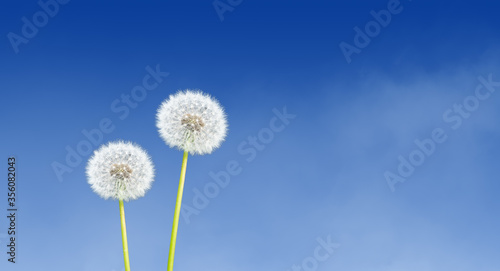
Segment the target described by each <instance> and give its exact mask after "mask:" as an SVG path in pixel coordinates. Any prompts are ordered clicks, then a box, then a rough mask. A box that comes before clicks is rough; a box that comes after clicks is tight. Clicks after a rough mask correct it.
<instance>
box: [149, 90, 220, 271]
mask: <svg viewBox="0 0 500 271" xmlns="http://www.w3.org/2000/svg"><path fill="white" fill-rule="evenodd" d="M156 126H157V127H158V130H159V132H160V136H161V137H162V138H163V140H165V142H166V143H167V145H169V146H170V147H171V148H173V147H176V148H178V149H179V150H182V151H184V156H183V159H182V167H181V177H180V180H179V189H178V191H177V200H176V203H175V212H174V223H173V226H172V236H171V238H170V251H169V254H168V266H167V270H168V271H172V270H173V268H174V255H175V243H176V241H177V229H178V227H179V216H180V212H181V203H182V193H183V190H184V180H185V177H186V166H187V159H188V154H189V153H191V154H200V155H203V154H208V153H211V152H212V151H213V150H215V149H216V148H218V147H219V146H220V144H221V143H222V141H224V138H225V137H226V133H227V121H226V114H225V113H224V110H223V109H222V107H221V106H220V105H219V103H218V102H217V100H215V99H213V98H212V97H210V96H209V95H207V94H205V93H203V92H201V91H199V90H185V91H180V92H178V93H176V94H175V95H170V97H169V98H168V99H167V100H165V101H164V102H163V103H162V104H161V106H160V108H158V113H157V115H156Z"/></svg>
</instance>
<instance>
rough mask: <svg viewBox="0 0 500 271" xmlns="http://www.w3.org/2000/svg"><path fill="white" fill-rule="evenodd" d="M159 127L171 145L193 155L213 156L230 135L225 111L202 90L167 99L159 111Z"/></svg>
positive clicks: (161, 134) (165, 139)
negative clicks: (211, 154) (227, 135)
mask: <svg viewBox="0 0 500 271" xmlns="http://www.w3.org/2000/svg"><path fill="white" fill-rule="evenodd" d="M156 126H157V127H158V130H159V132H160V136H161V137H162V138H163V140H164V141H165V142H166V143H167V145H169V146H170V147H172V148H173V147H176V148H179V149H180V150H183V151H188V152H189V153H191V154H208V153H211V152H212V151H213V150H215V149H216V148H218V147H219V146H220V144H221V143H222V142H223V141H224V138H225V137H226V133H227V121H226V115H225V113H224V110H223V109H222V107H221V106H220V105H219V103H218V102H217V100H215V99H213V98H212V97H210V96H209V95H208V94H205V93H203V92H201V91H199V90H194V91H193V90H186V91H180V92H178V93H177V94H175V95H171V96H170V97H169V98H168V99H167V100H165V101H164V102H163V103H162V104H161V106H160V108H159V109H158V113H157V115H156Z"/></svg>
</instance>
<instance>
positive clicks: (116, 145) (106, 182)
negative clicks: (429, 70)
mask: <svg viewBox="0 0 500 271" xmlns="http://www.w3.org/2000/svg"><path fill="white" fill-rule="evenodd" d="M87 177H88V183H89V184H90V186H91V188H92V190H93V191H94V192H95V193H97V194H98V195H99V196H101V197H102V198H104V199H113V200H118V201H119V205H120V221H121V230H122V242H123V257H124V260H125V270H126V271H130V261H129V256H128V243H127V229H126V225H125V210H124V207H123V201H129V200H134V199H138V198H140V197H143V196H144V195H145V194H146V192H147V191H148V190H149V188H150V187H151V184H152V182H153V180H154V167H153V163H152V162H151V159H150V158H149V156H148V154H147V153H146V152H145V151H144V150H143V149H142V148H141V147H139V146H137V145H135V144H133V143H130V142H122V141H117V142H111V143H109V144H108V145H104V146H101V147H100V148H99V149H98V150H97V151H95V152H94V155H93V156H92V157H91V158H90V159H89V162H88V164H87Z"/></svg>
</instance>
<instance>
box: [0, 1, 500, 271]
mask: <svg viewBox="0 0 500 271" xmlns="http://www.w3.org/2000/svg"><path fill="white" fill-rule="evenodd" d="M41 2H42V3H47V2H50V1H47V0H45V1H44V0H42V1H41ZM101 2H102V1H77V0H71V1H67V3H65V2H64V1H62V0H61V1H60V2H58V3H57V9H56V8H55V6H54V5H52V6H49V8H48V10H49V12H52V15H53V16H51V15H44V14H46V13H43V12H44V11H43V10H44V9H43V8H42V6H41V5H40V4H39V3H37V1H24V0H23V1H8V2H7V1H4V2H3V3H2V8H1V9H0V15H1V16H0V18H1V19H0V20H1V22H2V23H1V24H0V29H1V33H3V39H2V42H0V48H1V49H0V52H1V57H2V62H1V64H0V69H1V70H0V89H1V91H2V96H3V105H2V107H1V108H0V112H1V114H0V116H1V122H2V125H3V127H4V128H3V133H2V134H1V135H0V136H1V141H0V142H1V144H2V145H1V146H2V147H1V152H2V157H3V158H2V159H3V160H2V161H5V162H4V165H3V167H4V172H6V170H7V157H9V156H11V155H14V156H15V157H16V159H17V172H18V175H17V176H18V178H17V185H18V198H17V200H18V208H19V211H18V214H17V215H18V220H17V223H18V224H17V227H18V236H17V240H18V241H17V258H16V260H17V263H16V264H11V263H9V262H7V255H6V254H5V251H6V250H7V247H6V245H7V244H6V239H5V234H6V233H7V227H8V226H7V221H6V216H7V211H6V209H7V204H6V202H7V199H6V193H7V183H6V182H2V183H4V184H3V185H2V186H1V187H0V191H1V195H2V196H1V197H0V202H3V203H2V204H0V208H1V209H2V210H3V211H2V216H1V219H0V252H1V253H0V255H2V256H0V269H1V270H9V271H11V270H12V271H18V270H23V271H24V270H35V269H36V270H53V271H58V270H64V271H66V270H77V271H90V270H92V271H95V270H103V271H121V270H122V269H123V256H122V250H121V235H120V225H119V212H118V202H115V201H105V200H103V199H100V198H99V197H98V196H97V195H96V194H94V193H93V192H92V190H91V189H90V187H89V185H88V184H87V182H86V176H85V164H86V161H87V159H88V155H87V154H85V155H79V156H80V160H81V161H80V160H79V159H75V160H72V161H73V163H72V164H71V165H69V164H68V161H67V159H66V156H67V155H68V149H71V150H77V149H78V148H81V150H83V151H84V152H86V151H88V152H91V151H92V150H93V149H95V148H96V147H97V146H96V145H100V144H102V143H105V142H108V141H112V140H117V139H124V140H130V141H133V142H136V143H138V144H140V145H141V146H143V147H144V148H145V149H146V150H147V151H148V152H149V154H150V155H151V157H152V160H153V162H154V163H155V166H156V178H155V182H154V184H153V187H152V189H151V190H150V191H149V192H148V193H147V194H146V196H145V197H144V198H141V199H139V200H136V201H133V202H129V203H126V204H125V212H126V218H127V229H128V238H129V248H130V258H131V267H132V270H166V263H167V255H168V245H169V241H170V230H171V223H172V218H173V210H174V205H175V196H176V193H177V184H178V177H179V170H180V165H181V160H182V153H181V152H179V151H177V150H174V149H169V148H168V147H167V146H166V145H165V144H164V143H163V141H162V140H161V139H160V137H159V135H158V133H157V131H156V127H155V112H156V109H157V108H158V106H159V105H160V103H161V102H162V101H163V100H164V99H165V98H167V97H168V96H169V95H170V94H173V93H175V92H176V91H178V90H182V89H188V88H190V89H202V90H204V91H205V92H208V93H210V94H212V95H213V96H214V97H216V98H217V99H218V100H219V101H220V103H221V104H222V105H223V106H224V108H225V110H226V112H227V115H228V122H229V133H228V137H227V139H226V141H225V142H224V144H223V145H222V146H221V147H220V148H219V149H218V150H216V151H215V152H214V153H213V154H211V155H205V156H191V157H190V158H189V162H188V170H187V178H186V187H185V193H184V201H183V202H184V204H185V206H191V207H193V206H194V204H193V199H195V196H196V192H195V191H196V190H198V191H202V193H203V191H204V189H205V187H207V186H210V185H212V184H213V183H214V181H213V179H212V177H211V173H219V172H220V171H225V170H226V168H227V166H228V164H234V163H237V164H238V169H239V170H240V171H241V172H238V173H236V174H234V175H231V176H230V183H229V185H228V186H226V187H225V188H219V192H218V193H217V195H216V196H214V197H213V198H209V199H208V203H207V204H205V205H207V206H205V207H204V208H203V209H196V214H192V215H191V216H189V222H188V221H187V218H186V216H183V217H181V223H180V229H179V236H178V242H177V250H176V258H175V269H176V270H199V269H203V270H218V271H226V270H228V271H229V270H241V271H246V270H264V271H267V270H269V271H271V270H273V271H278V270H283V271H287V270H299V269H300V270H305V271H308V270H318V271H321V270H325V271H326V270H367V271H379V270H380V271H381V270H389V271H396V270H406V271H413V270H419V271H422V270H439V271H447V270H453V271H456V270H464V271H465V270H467V271H468V270H485V271H490V270H498V269H499V268H500V260H499V259H498V257H497V254H498V251H499V250H500V245H499V244H500V238H499V236H500V235H498V234H497V230H498V228H499V226H500V219H499V218H498V215H497V214H498V209H499V208H500V200H499V199H498V197H497V195H498V191H500V190H499V189H500V186H499V184H498V177H497V176H498V174H499V170H498V166H497V162H496V161H498V160H499V158H500V155H499V153H500V141H498V138H499V136H500V128H499V126H498V125H497V119H498V117H499V116H500V109H499V108H500V107H499V105H500V97H499V96H500V94H499V93H498V91H497V92H495V90H500V86H498V83H495V82H499V81H500V72H499V69H498V68H499V67H498V59H499V57H500V46H499V42H500V39H499V38H498V35H497V33H498V31H499V29H498V27H499V25H500V19H499V17H498V12H497V10H498V9H497V6H498V5H497V4H496V2H494V1H481V0H478V1H440V2H439V3H436V2H435V1H434V2H433V1H417V0H414V1H409V0H401V1H400V2H397V1H394V0H391V1H387V0H384V1H349V2H348V3H335V2H334V1H273V2H269V1H259V0H254V1H248V0H242V1H236V0H233V1H225V0H221V1H218V2H217V1H215V2H213V1H106V3H101ZM50 3H56V2H50ZM63 3H64V4H63ZM214 3H216V6H217V7H218V8H224V7H225V8H226V9H227V10H225V11H224V12H223V13H222V14H218V11H217V9H216V8H215V7H214ZM42 5H43V4H42ZM386 10H392V11H393V13H390V14H391V15H390V16H391V19H390V22H389V23H387V25H386V26H380V24H378V25H379V29H378V30H377V28H376V27H377V26H376V25H377V24H374V23H373V22H374V21H375V19H374V17H373V15H372V14H371V11H374V12H375V13H377V14H388V13H387V11H386ZM396 10H397V11H396ZM40 12H42V13H40ZM221 12H222V11H221V10H220V9H219V13H221ZM219 15H221V16H222V18H223V20H221V17H220V16H219ZM44 16H45V17H44ZM24 17H25V18H26V20H27V21H28V24H31V23H33V19H34V17H35V20H39V21H38V22H37V23H38V24H39V25H40V26H39V27H36V29H37V30H36V31H35V32H36V33H35V32H33V29H28V28H29V26H24V25H25V24H26V20H24V19H23V18H24ZM385 18H386V20H387V17H385ZM44 19H46V21H44ZM367 25H368V26H371V27H374V28H370V27H368V29H369V30H368V31H374V32H372V36H371V37H369V36H368V35H367V34H366V29H367V28H366V27H367ZM23 27H24V28H26V29H25V33H23ZM356 27H357V28H359V29H361V31H363V35H367V36H366V37H367V38H369V39H370V41H369V43H368V44H365V45H366V46H363V48H358V47H356V48H357V50H356V51H357V53H353V54H351V55H349V58H350V59H351V61H350V62H348V61H347V60H346V56H345V54H343V52H342V50H341V48H340V44H342V43H346V44H349V45H351V46H356V44H355V40H356V39H357V37H356V35H357V34H356V31H355V30H354V28H356ZM30 30H31V32H30ZM26 31H27V32H26ZM25 34H28V36H29V37H28V36H26V35H25ZM13 37H16V38H15V39H14V41H13ZM358 39H359V37H358ZM365 43H367V42H366V40H365ZM154 71H155V72H154ZM166 73H168V75H167V74H166ZM148 74H149V75H151V74H156V79H157V80H156V83H157V85H155V87H154V88H152V89H151V90H148V91H146V92H138V91H137V89H138V88H136V87H137V86H139V87H141V86H143V79H144V77H145V76H148ZM153 78H155V77H154V76H153ZM480 78H482V79H480ZM485 81H492V82H490V83H489V85H488V84H485V83H484V82H485ZM495 84H496V85H495ZM134 89H135V90H134ZM477 89H479V90H477ZM478 93H479V94H478ZM124 95H125V96H124ZM127 95H128V96H130V97H132V99H133V97H134V95H135V97H138V98H137V100H136V101H135V102H134V101H131V102H128V103H127V102H126V100H124V97H125V99H126V96H127ZM478 95H479V96H478ZM486 96H487V97H486ZM479 97H483V98H479ZM129 99H130V98H129ZM139 100H140V101H139ZM457 108H462V109H461V110H462V111H458V110H459V109H457ZM284 110H285V111H286V112H287V114H290V115H293V117H292V116H289V118H288V119H284V120H282V119H280V118H278V119H279V120H280V122H278V123H280V124H282V125H283V126H281V128H283V129H279V131H278V130H277V129H274V131H273V130H272V126H270V125H271V121H272V120H273V119H275V118H277V116H281V115H283V114H284V113H283V111H284ZM450 110H451V111H450ZM276 112H279V113H276ZM450 112H451V113H450ZM445 116H448V117H445ZM458 121H460V123H461V125H459V126H458V127H457V126H455V124H457V123H458ZM102 123H104V124H102ZM100 125H101V126H102V125H104V126H106V129H107V130H106V131H107V132H102V131H101V132H102V133H103V137H102V140H97V141H96V142H97V144H92V143H90V145H88V143H85V142H87V138H86V137H85V135H84V133H82V131H83V130H85V131H87V132H89V133H91V131H94V132H95V129H101V130H102V127H100ZM454 127H455V128H454ZM436 129H439V131H441V137H440V138H441V139H443V138H446V139H443V140H442V141H443V142H442V143H436V142H435V141H433V142H434V143H432V144H431V145H433V146H434V147H433V148H432V150H431V151H429V149H428V153H429V154H424V151H422V150H420V149H419V147H418V146H417V145H416V144H415V141H416V140H417V141H419V142H429V141H428V139H430V138H431V139H432V138H433V133H434V131H435V130H436ZM269 131H273V132H272V136H271V135H270V134H269ZM266 136H269V137H266ZM255 137H256V138H257V139H258V140H259V142H260V143H259V146H257V145H252V144H251V143H250V142H251V140H252V139H251V138H255ZM97 139H100V138H97ZM264 142H265V143H264ZM85 144H87V145H85ZM79 146H80V147H79ZM85 146H90V149H89V148H87V149H85ZM428 146H429V145H428ZM429 148H430V147H429ZM497 151H499V152H497ZM250 152H251V153H253V154H254V155H253V156H252V157H251V158H252V159H250V155H249V153H250ZM420 154H424V156H419V155H420ZM400 157H402V158H403V159H404V160H405V161H410V160H411V159H413V161H414V162H416V163H418V164H419V165H418V166H415V165H411V164H410V166H411V167H413V168H414V169H413V170H412V172H411V174H408V175H409V176H406V177H403V176H399V175H401V173H400V172H398V167H400V163H402V162H401V160H400ZM418 158H420V160H418ZM57 163H59V165H65V166H66V167H67V168H66V169H69V170H70V171H71V172H64V173H61V172H59V173H57V172H56V171H54V165H55V164H57ZM70 163H71V161H70ZM408 163H411V162H408ZM387 172H391V173H392V174H394V175H398V176H399V177H400V179H398V180H401V179H405V181H404V182H396V183H394V184H393V188H394V189H393V190H391V186H390V185H388V182H387V178H386V176H387V174H388V173H387ZM393 181H394V179H393ZM205 203H206V202H205ZM198 207H200V206H198ZM193 208H196V207H193ZM328 240H330V243H335V245H336V246H335V249H334V250H333V249H331V247H327V248H325V247H324V246H321V244H322V242H323V243H324V242H326V241H328ZM328 249H330V250H328ZM318 253H322V254H321V255H322V256H325V255H327V256H328V257H327V259H325V258H324V257H323V258H321V257H318V255H320V254H318ZM325 253H326V254H325ZM325 257H326V256H325ZM320 258H321V259H320ZM297 268H298V269H297Z"/></svg>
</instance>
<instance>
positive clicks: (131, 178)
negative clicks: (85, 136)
mask: <svg viewBox="0 0 500 271" xmlns="http://www.w3.org/2000/svg"><path fill="white" fill-rule="evenodd" d="M87 178H88V183H89V184H90V186H91V188H92V190H94V192H96V193H97V194H98V195H99V196H101V197H102V198H104V199H115V200H124V201H129V200H131V199H137V198H140V197H143V196H144V195H145V194H146V191H148V190H149V188H150V187H151V184H152V182H153V180H154V166H153V162H151V159H150V158H149V155H148V154H147V153H146V152H145V151H144V150H143V149H142V148H141V147H139V146H138V145H136V144H133V143H131V142H123V141H116V142H110V143H108V144H107V145H103V146H101V147H100V148H99V149H98V150H96V151H95V152H94V155H93V156H92V157H91V158H90V159H89V162H88V164H87Z"/></svg>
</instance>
